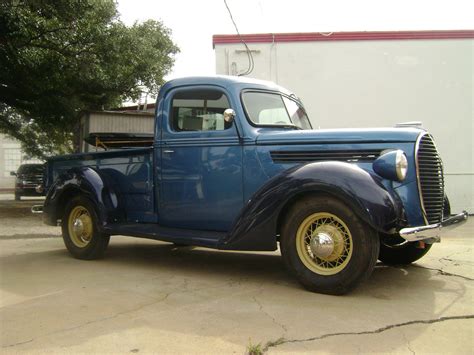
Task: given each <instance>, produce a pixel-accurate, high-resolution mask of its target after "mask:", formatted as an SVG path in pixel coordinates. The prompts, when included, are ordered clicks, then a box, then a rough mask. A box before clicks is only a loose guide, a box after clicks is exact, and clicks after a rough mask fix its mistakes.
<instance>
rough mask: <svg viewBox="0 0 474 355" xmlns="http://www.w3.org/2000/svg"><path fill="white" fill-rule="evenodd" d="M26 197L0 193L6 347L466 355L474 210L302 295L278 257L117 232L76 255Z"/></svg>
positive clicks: (473, 313) (473, 308)
mask: <svg viewBox="0 0 474 355" xmlns="http://www.w3.org/2000/svg"><path fill="white" fill-rule="evenodd" d="M32 203H33V202H32V201H21V202H14V201H0V305H1V308H0V333H1V346H2V351H1V352H2V353H18V352H36V353H37V352H48V353H50V352H53V353H114V354H115V353H139V354H141V353H237V354H245V353H247V352H248V351H249V350H254V351H255V352H256V353H258V352H259V351H261V352H268V353H279V352H284V353H296V352H311V353H315V352H316V353H347V352H350V353H353V352H354V353H356V352H359V353H368V352H373V353H382V352H388V353H407V354H410V353H415V352H418V353H433V352H435V353H452V354H454V353H456V354H472V353H473V349H474V336H473V335H474V334H473V329H474V320H473V318H474V303H473V295H474V292H473V291H474V282H473V280H474V272H473V260H474V259H473V254H474V251H473V227H474V220H473V219H472V217H471V221H470V222H469V224H466V225H464V226H463V227H461V228H460V229H458V230H456V231H455V233H454V234H453V235H452V238H450V239H448V238H445V240H443V242H442V243H441V244H437V245H435V246H434V247H433V249H432V250H431V251H430V253H429V254H428V255H427V256H425V257H424V258H423V259H421V260H420V261H419V262H418V263H416V264H415V265H413V266H409V267H386V266H384V265H381V264H380V265H378V266H377V268H376V269H375V271H374V273H373V275H372V277H371V278H370V279H369V280H368V281H367V282H365V283H364V284H362V285H360V287H359V288H358V289H357V290H355V291H354V292H352V293H351V294H349V295H346V296H339V297H336V296H326V295H319V294H313V293H310V292H307V291H305V290H304V289H302V288H301V287H300V286H299V284H298V283H297V282H296V281H295V280H294V279H293V278H292V277H290V276H288V274H287V273H286V272H285V269H284V267H283V263H282V261H281V259H280V256H279V252H275V253H241V252H221V251H212V250H207V249H202V248H190V247H184V248H175V247H174V246H173V245H171V244H167V243H160V242H155V241H148V240H141V239H133V238H127V237H113V238H112V240H111V243H110V246H109V249H108V251H107V253H106V257H105V258H104V259H103V260H98V261H81V260H76V259H73V258H71V257H70V256H69V255H68V253H67V251H66V250H65V248H64V246H63V242H62V239H60V238H59V235H60V231H59V228H55V227H47V226H43V225H42V224H41V220H40V218H39V217H37V216H32V215H30V214H29V212H28V208H29V206H30V205H31V204H32ZM259 344H260V345H259Z"/></svg>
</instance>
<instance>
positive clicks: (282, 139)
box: [256, 128, 424, 145]
mask: <svg viewBox="0 0 474 355" xmlns="http://www.w3.org/2000/svg"><path fill="white" fill-rule="evenodd" d="M422 132H424V130H422V129H418V128H371V129H321V130H304V131H300V130H292V131H288V130H285V131H281V130H268V129H265V130H261V131H260V132H259V134H258V136H257V138H256V143H257V144H262V145H273V144H314V143H316V144H322V143H392V142H415V141H416V139H417V137H418V136H419V134H420V133H422Z"/></svg>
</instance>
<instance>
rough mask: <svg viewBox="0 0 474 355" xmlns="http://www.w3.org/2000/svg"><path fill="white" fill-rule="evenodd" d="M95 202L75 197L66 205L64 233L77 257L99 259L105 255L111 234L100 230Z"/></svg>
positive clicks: (67, 245) (67, 242) (68, 248)
mask: <svg viewBox="0 0 474 355" xmlns="http://www.w3.org/2000/svg"><path fill="white" fill-rule="evenodd" d="M97 222H98V218H97V213H96V211H95V208H94V205H93V203H92V202H91V201H90V200H89V199H87V198H85V197H83V196H77V197H74V198H73V199H72V200H71V201H70V202H69V203H68V204H67V206H66V209H65V212H64V218H63V220H62V232H63V233H62V234H63V240H64V244H65V245H66V248H67V250H68V251H69V252H70V253H71V254H72V256H74V257H75V258H77V259H85V260H91V259H98V258H100V257H102V256H103V255H104V252H105V249H106V248H107V246H108V245H109V240H110V236H109V235H107V234H103V233H101V232H99V229H98V226H97Z"/></svg>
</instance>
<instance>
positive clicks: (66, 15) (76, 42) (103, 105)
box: [0, 0, 178, 157]
mask: <svg viewBox="0 0 474 355" xmlns="http://www.w3.org/2000/svg"><path fill="white" fill-rule="evenodd" d="M177 51H178V48H177V47H176V46H175V45H174V44H173V42H172V40H171V39H170V31H169V29H167V28H166V27H165V26H164V25H163V24H162V23H161V22H159V21H154V20H148V21H146V22H144V23H135V24H134V25H133V26H130V27H127V26H126V25H124V24H123V23H122V22H121V21H120V19H119V17H118V12H117V9H116V4H115V2H114V1H113V0H3V1H2V2H1V4H0V132H3V133H6V134H8V135H10V136H12V137H14V138H17V139H19V140H20V141H21V142H22V143H23V146H24V149H25V150H26V152H27V153H29V154H31V155H34V156H37V157H44V156H45V155H49V154H53V153H64V152H70V151H72V150H73V149H74V148H73V147H74V145H76V146H77V144H78V142H77V141H75V139H76V138H75V137H77V136H78V130H79V118H80V116H81V114H82V112H83V111H86V110H100V109H107V108H111V107H116V106H117V105H119V104H120V103H121V102H123V101H124V100H134V99H137V98H138V96H139V95H140V87H143V86H144V87H146V88H147V90H148V91H150V93H152V94H156V93H157V91H158V89H159V87H160V86H161V85H162V84H163V76H164V75H166V74H167V73H168V72H169V71H170V69H171V67H172V65H173V61H174V59H173V55H174V54H175V53H177Z"/></svg>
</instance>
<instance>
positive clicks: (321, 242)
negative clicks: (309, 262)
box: [309, 232, 334, 258]
mask: <svg viewBox="0 0 474 355" xmlns="http://www.w3.org/2000/svg"><path fill="white" fill-rule="evenodd" d="M309 247H310V248H311V252H312V253H313V254H314V255H315V256H317V257H318V258H327V257H328V256H329V255H331V254H332V252H333V251H334V240H333V239H332V237H331V236H330V235H329V234H328V233H324V232H320V233H317V234H316V235H315V236H313V237H312V238H311V240H310V242H309Z"/></svg>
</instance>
